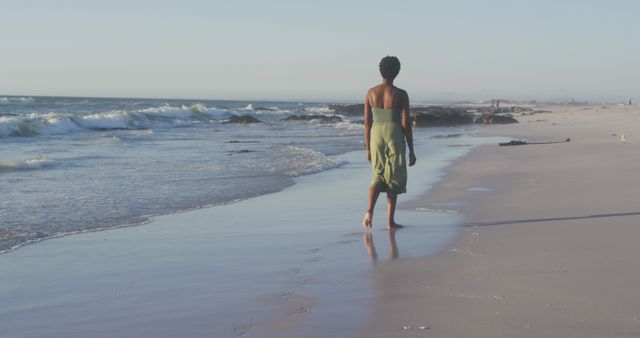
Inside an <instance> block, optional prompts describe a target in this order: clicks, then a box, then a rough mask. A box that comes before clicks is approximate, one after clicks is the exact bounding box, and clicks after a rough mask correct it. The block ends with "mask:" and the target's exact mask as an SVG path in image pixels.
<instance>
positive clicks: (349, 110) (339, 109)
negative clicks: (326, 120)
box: [329, 103, 364, 116]
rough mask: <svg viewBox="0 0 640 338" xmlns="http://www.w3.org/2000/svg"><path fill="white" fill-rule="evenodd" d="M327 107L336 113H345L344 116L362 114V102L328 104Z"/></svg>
mask: <svg viewBox="0 0 640 338" xmlns="http://www.w3.org/2000/svg"><path fill="white" fill-rule="evenodd" d="M329 109H333V110H334V111H335V113H336V114H340V115H345V116H357V115H364V103H357V104H330V105H329Z"/></svg>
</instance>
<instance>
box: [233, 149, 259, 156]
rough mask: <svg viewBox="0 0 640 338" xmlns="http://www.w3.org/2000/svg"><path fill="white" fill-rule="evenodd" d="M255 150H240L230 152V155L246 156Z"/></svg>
mask: <svg viewBox="0 0 640 338" xmlns="http://www.w3.org/2000/svg"><path fill="white" fill-rule="evenodd" d="M253 152H254V150H249V149H240V150H230V151H229V155H232V154H246V153H253Z"/></svg>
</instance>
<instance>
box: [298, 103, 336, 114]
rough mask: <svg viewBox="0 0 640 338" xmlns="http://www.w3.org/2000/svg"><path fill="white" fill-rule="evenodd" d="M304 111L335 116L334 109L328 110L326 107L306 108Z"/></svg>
mask: <svg viewBox="0 0 640 338" xmlns="http://www.w3.org/2000/svg"><path fill="white" fill-rule="evenodd" d="M304 111H305V112H307V113H314V114H335V109H332V108H329V106H328V105H322V106H313V107H306V108H305V109H304Z"/></svg>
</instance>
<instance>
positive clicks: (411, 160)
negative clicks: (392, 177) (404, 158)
mask: <svg viewBox="0 0 640 338" xmlns="http://www.w3.org/2000/svg"><path fill="white" fill-rule="evenodd" d="M416 160H417V159H416V154H414V153H413V151H412V152H410V153H409V166H410V167H411V166H413V165H414V164H416Z"/></svg>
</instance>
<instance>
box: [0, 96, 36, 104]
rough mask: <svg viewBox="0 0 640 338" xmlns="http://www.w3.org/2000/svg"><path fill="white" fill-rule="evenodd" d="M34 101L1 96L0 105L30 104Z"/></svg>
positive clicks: (29, 98)
mask: <svg viewBox="0 0 640 338" xmlns="http://www.w3.org/2000/svg"><path fill="white" fill-rule="evenodd" d="M33 101H34V99H33V98H32V97H21V96H9V97H7V96H2V97H0V104H2V103H31V102H33Z"/></svg>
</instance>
